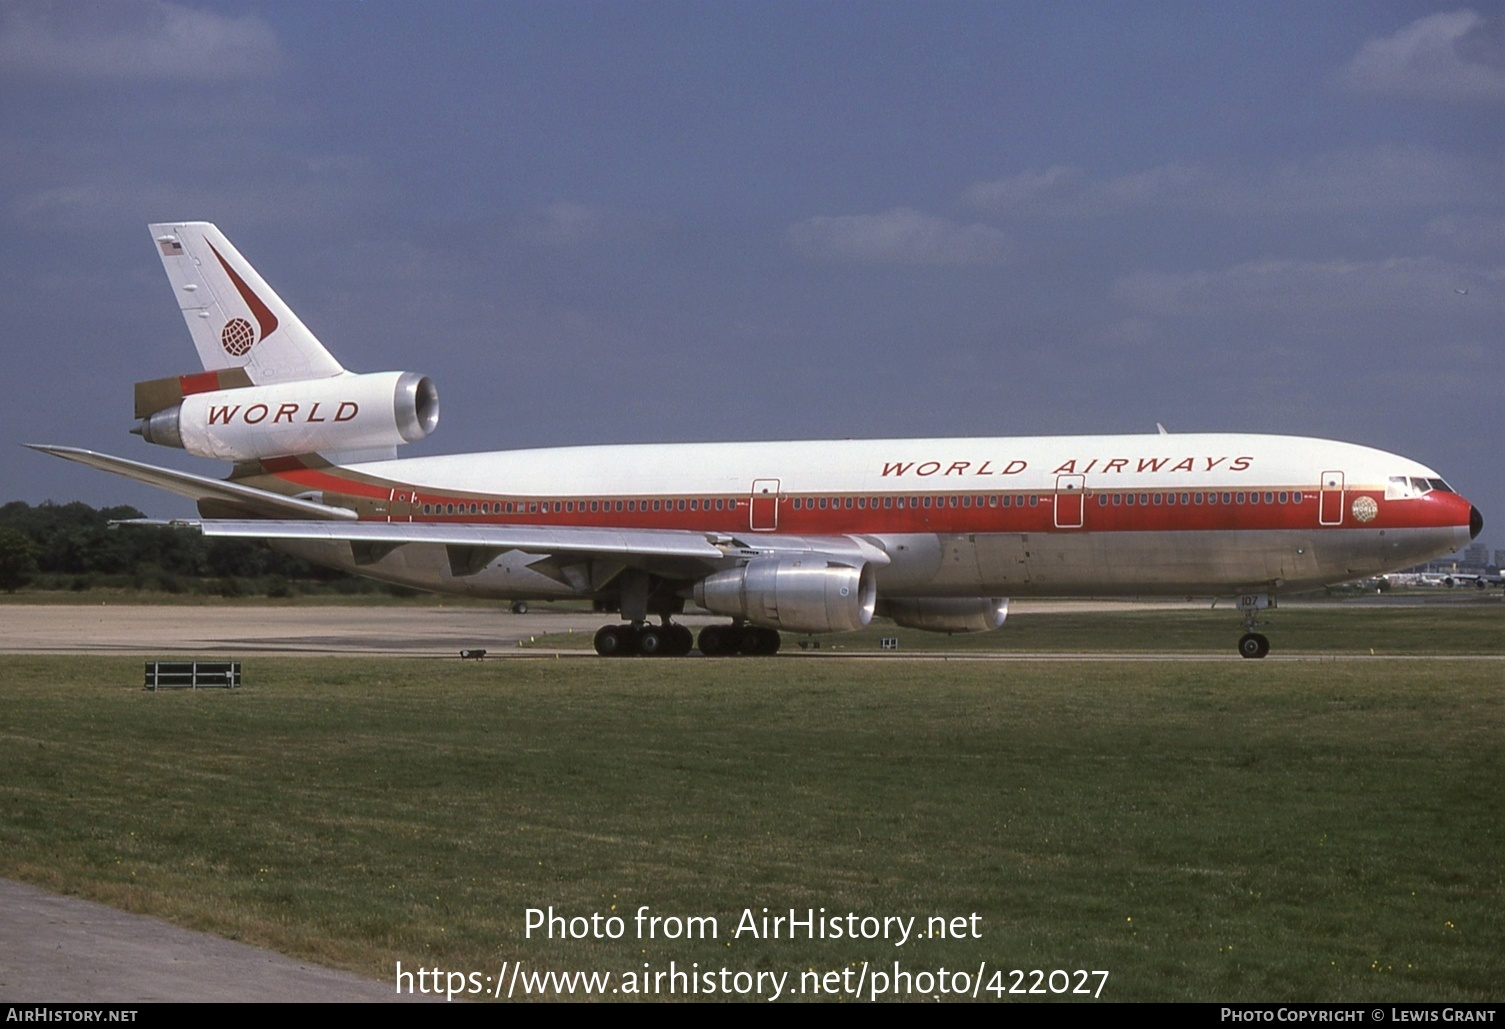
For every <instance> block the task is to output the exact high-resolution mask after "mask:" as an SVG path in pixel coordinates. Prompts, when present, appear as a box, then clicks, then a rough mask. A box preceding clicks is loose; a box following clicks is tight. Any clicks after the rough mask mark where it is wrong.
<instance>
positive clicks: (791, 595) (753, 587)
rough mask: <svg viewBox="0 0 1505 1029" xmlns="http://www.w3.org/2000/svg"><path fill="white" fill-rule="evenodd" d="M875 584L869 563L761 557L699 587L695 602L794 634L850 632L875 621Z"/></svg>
mask: <svg viewBox="0 0 1505 1029" xmlns="http://www.w3.org/2000/svg"><path fill="white" fill-rule="evenodd" d="M877 600H878V586H877V581H876V580H875V578H874V576H873V570H872V568H871V567H870V566H869V565H867V564H866V563H864V564H861V565H858V566H857V567H855V568H854V567H853V566H851V565H846V564H838V563H836V562H834V561H831V560H830V559H828V558H826V557H823V556H819V555H814V554H812V555H809V556H804V557H758V558H754V559H753V560H751V561H749V562H748V563H747V564H746V565H744V566H743V567H741V568H733V569H730V570H728V571H725V572H717V573H716V574H715V575H712V576H708V577H707V578H705V579H702V580H701V581H700V582H698V583H696V584H695V602H696V603H697V604H699V605H700V606H701V607H703V608H705V609H707V610H708V611H714V612H716V613H717V614H719V615H731V616H732V617H733V618H744V619H746V620H747V621H749V622H751V623H752V624H753V625H761V626H764V627H766V628H770V629H788V630H790V631H791V632H851V631H852V630H854V629H860V628H862V627H863V626H864V625H866V624H867V623H868V622H870V621H872V618H873V608H874V606H875V605H876V603H877Z"/></svg>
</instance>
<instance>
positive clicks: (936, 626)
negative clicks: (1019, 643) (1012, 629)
mask: <svg viewBox="0 0 1505 1029" xmlns="http://www.w3.org/2000/svg"><path fill="white" fill-rule="evenodd" d="M879 613H880V614H882V615H884V616H885V617H887V618H892V619H893V620H894V621H895V622H897V623H898V624H900V625H902V626H904V628H906V629H924V630H925V631H926V632H988V631H989V630H991V629H997V628H998V627H999V626H1001V625H1003V620H1004V619H1005V618H1007V617H1008V614H1009V602H1008V599H1007V598H1002V597H895V598H893V599H891V600H885V601H884V602H883V609H882V611H880V612H879Z"/></svg>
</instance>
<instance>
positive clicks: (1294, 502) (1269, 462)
mask: <svg viewBox="0 0 1505 1029" xmlns="http://www.w3.org/2000/svg"><path fill="white" fill-rule="evenodd" d="M150 228H151V233H152V240H153V244H154V246H155V247H156V248H157V252H158V254H159V256H160V258H161V261H162V265H163V268H164V269H165V270H166V272H167V277H168V280H169V281H170V282H171V284H172V289H173V294H174V296H175V297H176V298H177V301H178V305H179V307H180V309H181V310H182V313H183V317H184V320H185V321H186V322H187V324H188V329H189V334H190V335H191V337H192V338H193V342H194V346H195V348H196V349H197V351H198V355H199V358H200V362H201V364H202V367H203V370H202V371H198V372H192V373H188V374H183V375H177V376H172V377H168V378H161V379H154V380H150V381H147V382H141V383H137V384H136V388H135V416H136V419H137V424H136V426H135V428H133V429H132V430H131V431H132V432H134V433H136V434H138V435H140V436H141V437H142V438H143V439H144V440H145V441H146V442H148V443H152V444H156V445H161V446H170V447H177V448H182V449H184V450H186V451H188V452H189V453H191V454H195V455H198V456H201V457H209V458H216V459H219V460H222V461H231V462H234V464H233V469H232V470H231V472H230V473H229V476H228V477H227V478H225V479H216V478H210V477H207V476H201V475H196V474H192V473H188V472H181V471H175V470H171V469H166V468H160V467H156V466H153V465H149V464H144V463H142V462H138V461H133V460H128V459H126V458H121V457H113V456H110V455H107V454H101V453H96V452H93V451H89V450H81V449H77V448H73V447H63V446H52V445H41V444H31V446H33V448H34V449H37V450H40V451H43V452H46V453H49V454H53V455H55V456H58V457H62V458H66V459H68V460H71V461H77V462H80V463H82V464H85V465H89V466H92V467H94V468H98V469H101V470H104V471H108V472H113V473H116V474H120V475H124V476H127V477H129V478H132V479H136V480H139V481H141V482H145V483H149V484H151V485H153V486H157V487H160V488H162V489H166V490H169V491H172V492H175V493H178V494H181V495H183V496H186V497H189V498H191V499H193V500H195V501H196V502H197V505H198V511H199V515H200V518H199V519H198V520H196V521H194V522H192V523H191V524H193V525H196V527H197V528H198V530H199V531H200V532H202V533H203V534H204V535H205V536H210V537H236V538H250V539H259V540H265V541H268V542H269V543H271V545H273V546H275V547H277V548H278V549H281V550H284V551H287V552H290V553H293V554H297V555H300V556H302V557H304V558H306V559H308V560H310V561H312V562H315V563H318V564H322V565H328V566H332V567H335V568H339V569H343V570H345V571H348V572H353V573H356V574H359V575H364V576H369V577H372V578H375V579H378V580H382V581H385V582H389V583H396V584H400V585H403V586H409V587H418V588H422V589H426V590H434V591H440V592H445V593H453V594H463V595H469V596H477V597H489V598H496V599H499V600H508V601H514V602H526V601H528V600H557V599H565V598H569V599H588V600H590V601H592V602H593V603H594V605H595V607H596V609H597V610H602V611H608V612H616V613H618V614H619V615H620V622H619V623H615V624H607V625H604V626H602V627H601V629H600V630H599V631H598V632H597V633H596V635H595V640H594V643H595V649H596V651H597V652H598V653H600V654H602V655H608V656H622V655H629V654H638V655H664V656H671V655H683V654H687V653H689V652H690V651H691V650H692V649H694V647H695V646H697V645H698V647H699V649H700V651H701V653H702V654H705V655H726V654H738V653H740V654H773V653H775V652H777V651H778V649H779V646H780V641H781V636H780V634H781V633H783V632H794V633H812V634H813V633H836V632H845V631H851V630H856V629H860V628H862V627H863V626H865V625H867V624H869V622H870V621H871V620H872V618H873V617H874V616H875V615H881V616H885V617H887V618H890V619H892V620H893V621H895V622H896V623H898V624H899V625H901V626H906V627H911V628H916V629H924V630H930V631H935V632H946V633H960V632H981V631H987V630H991V629H996V628H998V627H1000V626H1001V625H1002V624H1003V622H1004V619H1005V618H1006V616H1007V613H1008V603H1009V599H1008V598H1011V597H1079V596H1141V597H1143V596H1154V595H1174V596H1210V597H1214V598H1216V597H1229V596H1231V597H1236V598H1238V607H1239V609H1240V610H1241V611H1242V612H1243V622H1244V634H1243V636H1242V637H1241V638H1240V639H1239V641H1238V648H1237V649H1238V653H1239V654H1240V655H1242V656H1243V657H1246V658H1262V657H1264V656H1265V655H1266V654H1267V653H1268V652H1269V649H1270V643H1269V640H1268V638H1267V637H1266V636H1265V635H1264V634H1262V633H1259V632H1256V631H1255V629H1256V628H1257V627H1258V626H1259V625H1260V624H1261V623H1259V622H1258V621H1257V619H1258V617H1259V613H1260V612H1261V611H1263V610H1264V609H1266V608H1268V607H1270V606H1273V604H1274V603H1275V601H1276V598H1278V596H1279V595H1281V594H1285V593H1292V592H1298V591H1302V590H1310V589H1314V588H1317V587H1321V586H1325V585H1330V584H1335V583H1339V582H1344V581H1348V580H1352V579H1358V578H1364V577H1368V576H1374V575H1378V574H1381V573H1383V572H1386V571H1391V570H1394V569H1399V568H1405V567H1409V566H1411V565H1415V564H1419V563H1420V562H1423V561H1427V560H1430V559H1433V558H1436V557H1439V556H1441V555H1444V554H1448V553H1451V552H1453V551H1455V550H1457V549H1458V548H1460V547H1461V546H1463V545H1464V544H1466V543H1467V542H1468V541H1469V540H1471V539H1473V538H1475V537H1477V536H1478V535H1479V532H1480V530H1481V528H1482V526H1483V519H1482V517H1481V515H1480V513H1479V511H1478V509H1477V508H1475V507H1474V506H1473V505H1472V504H1470V503H1469V502H1468V501H1467V500H1465V499H1464V498H1463V497H1462V496H1460V495H1459V494H1458V493H1457V492H1455V491H1454V490H1453V489H1452V488H1451V487H1450V486H1448V484H1447V483H1446V482H1445V481H1444V480H1443V478H1442V476H1440V475H1439V474H1438V473H1437V472H1435V471H1433V470H1432V469H1430V468H1427V467H1425V466H1424V465H1421V464H1418V463H1417V462H1415V461H1412V460H1410V459H1408V458H1404V457H1399V456H1397V455H1395V454H1389V453H1385V452H1383V451H1380V450H1375V449H1372V448H1369V447H1364V446H1359V445H1355V444H1351V443H1342V442H1337V441H1332V440H1324V439H1311V438H1303V437H1297V436H1276V435H1246V434H1233V433H1167V432H1165V430H1163V429H1161V430H1160V431H1159V432H1157V433H1154V434H1144V435H1117V436H1108V435H1099V436H1040V437H997V438H985V437H977V438H956V439H882V440H814V441H803V442H768V443H679V444H661V445H660V444H655V445H602V446H575V447H561V448H549V449H532V450H513V451H501V452H494V453H474V454H452V455H446V456H436V457H416V458H398V457H397V456H396V448H397V447H398V446H400V445H402V444H405V443H410V442H414V441H417V440H420V439H423V438H425V437H427V436H428V435H430V434H431V433H432V432H433V431H434V430H435V428H436V427H437V426H438V422H439V394H438V391H437V389H436V387H435V385H434V383H433V381H432V380H431V379H430V378H428V377H427V376H425V375H420V374H418V373H414V372H380V373H357V372H352V371H349V370H347V369H346V368H345V367H344V366H343V365H341V364H340V363H339V362H338V361H337V360H335V358H334V357H333V356H332V355H331V354H330V352H329V351H328V350H326V349H325V348H324V346H323V344H321V343H320V342H319V340H318V338H317V337H316V336H315V335H314V334H313V333H312V332H311V331H309V329H308V328H307V327H306V326H304V324H303V323H302V322H301V321H300V320H299V319H298V317H297V315H296V314H294V313H293V311H292V309H291V308H289V307H288V306H287V304H286V303H284V302H283V300H282V299H281V297H279V296H278V295H277V293H276V292H274V291H273V290H272V288H271V287H270V286H269V285H268V284H267V283H266V281H265V280H264V279H263V278H262V277H261V276H260V275H259V274H258V273H257V272H256V270H255V269H254V268H253V267H252V266H251V265H250V263H249V262H247V261H246V260H245V258H243V257H242V256H241V254H240V252H239V251H238V250H236V249H235V247H234V246H233V245H232V244H231V243H230V241H229V240H228V239H226V238H225V236H224V235H223V234H222V233H221V232H220V230H219V229H218V228H216V227H215V226H214V225H212V224H209V223H207V222H183V223H163V224H154V225H152V226H151V227H150ZM691 600H693V601H694V603H695V604H697V605H699V606H701V607H703V608H705V609H706V610H709V611H710V612H712V613H714V614H716V615H719V616H722V617H725V618H727V619H729V621H727V622H726V623H718V624H713V625H709V626H706V627H705V628H703V629H702V630H701V631H700V634H699V638H698V640H697V639H695V638H694V637H693V636H692V634H691V632H690V630H689V629H688V628H687V627H685V626H684V625H682V624H679V623H677V622H675V621H674V617H675V616H676V615H679V614H681V613H682V612H683V611H684V609H685V607H686V605H687V603H689V602H690V601H691ZM654 617H656V618H658V619H659V624H657V625H654V624H653V623H652V621H651V619H652V618H654Z"/></svg>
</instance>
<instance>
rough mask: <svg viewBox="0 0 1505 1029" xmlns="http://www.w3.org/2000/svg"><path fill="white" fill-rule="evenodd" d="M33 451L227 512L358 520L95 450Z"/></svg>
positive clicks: (325, 507) (275, 495)
mask: <svg viewBox="0 0 1505 1029" xmlns="http://www.w3.org/2000/svg"><path fill="white" fill-rule="evenodd" d="M26 445H27V446H28V447H30V448H31V449H32V450H39V451H41V452H42V453H44V454H51V455H52V456H53V457H61V458H63V459H64V460H66V461H77V462H78V463H79V464H85V465H88V466H89V467H90V468H98V469H99V470H100V471H104V472H113V473H114V474H116V475H123V476H125V477H126V478H127V479H135V480H136V481H137V482H144V483H146V484H147V485H148V486H156V487H157V488H158V489H165V490H168V491H169V492H172V493H177V494H179V495H180V496H184V497H188V498H189V499H190V500H197V501H202V502H206V503H209V504H213V505H218V506H220V507H223V508H224V509H226V510H227V511H234V512H237V513H240V514H251V515H266V516H268V517H273V518H277V517H282V518H306V519H313V520H316V521H315V524H317V521H322V520H330V521H353V520H354V519H355V517H356V514H355V512H354V511H351V510H349V509H348V508H343V507H330V506H329V505H328V504H319V503H315V502H314V501H312V500H303V499H301V498H299V497H286V496H283V495H282V494H280V493H271V492H268V491H267V490H262V489H256V488H255V487H253V486H242V485H240V484H239V483H234V482H227V481H225V480H223V479H210V478H207V477H205V476H203V475H193V474H191V473H189V472H177V471H173V470H172V469H170V468H158V467H157V466H156V465H150V464H142V463H141V462H140V461H128V460H126V459H125V458H123V457H112V456H110V455H109V454H99V453H95V452H94V451H92V450H80V449H78V448H77V447H57V446H50V445H46V444H42V443H28V444H26Z"/></svg>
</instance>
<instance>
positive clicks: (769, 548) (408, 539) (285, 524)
mask: <svg viewBox="0 0 1505 1029" xmlns="http://www.w3.org/2000/svg"><path fill="white" fill-rule="evenodd" d="M28 446H30V447H31V448H32V449H33V450H39V451H41V452H42V453H46V454H52V455H53V456H55V457H61V458H64V459H66V460H69V461H77V462H79V463H80V464H85V465H88V466H90V467H91V468H98V469H100V470H102V471H107V472H113V473H115V474H117V475H123V476H126V477H127V478H131V479H135V480H137V481H139V482H144V483H147V484H148V485H152V486H156V487H159V488H161V489H166V490H170V491H172V492H174V493H178V494H181V495H182V496H185V497H189V498H191V499H193V500H196V501H200V502H204V503H207V504H208V505H211V506H213V507H214V508H218V509H223V510H225V511H226V512H227V513H241V514H252V515H264V516H266V517H256V518H202V519H190V520H187V521H182V522H178V523H177V524H182V525H191V526H194V527H196V528H197V529H198V530H199V531H200V532H202V533H203V534H204V535H205V536H214V537H234V538H240V539H259V540H288V541H307V542H314V543H334V542H348V543H350V544H352V545H353V546H355V547H360V548H361V549H362V551H363V552H364V553H366V554H370V555H372V556H376V555H379V554H384V553H390V552H391V551H393V550H396V549H397V548H399V547H402V546H405V545H407V544H420V545H428V546H436V547H444V548H446V549H447V550H448V551H449V555H450V563H451V565H452V566H453V567H455V568H456V569H459V568H461V567H469V568H475V567H477V566H478V565H484V564H485V563H486V562H488V561H489V560H490V559H491V558H493V557H496V556H497V555H499V554H503V553H507V552H509V551H521V552H522V553H524V554H530V555H537V556H538V559H539V560H538V562H537V563H538V564H547V562H548V561H549V559H551V558H559V559H564V560H573V561H588V560H601V561H607V562H612V563H614V564H616V565H617V566H618V567H628V568H640V569H642V570H644V571H647V572H650V573H652V574H655V575H659V576H662V577H664V578H668V579H675V580H682V581H689V582H693V581H694V580H697V579H700V578H703V577H704V576H706V575H709V574H711V573H712V572H715V571H718V570H720V569H723V568H727V567H730V566H735V565H737V564H739V563H744V562H746V561H748V560H751V559H752V558H754V557H760V556H764V555H769V554H819V555H821V556H824V557H827V558H830V559H831V560H833V561H839V562H845V563H851V564H862V563H867V564H873V565H878V566H881V565H886V564H888V563H889V556H888V553H887V551H886V550H884V549H883V547H882V546H881V545H879V544H878V543H877V542H876V541H873V540H869V539H866V538H864V537H860V536H792V535H773V534H762V533H748V534H746V535H744V536H738V535H728V534H726V533H718V532H697V531H694V530H690V529H643V528H591V527H584V526H580V527H576V526H554V525H493V524H486V523H476V522H472V523H433V522H404V521H395V522H379V521H357V520H356V514H355V512H354V511H351V510H349V509H347V508H342V507H331V506H329V505H327V504H319V503H316V502H314V501H312V500H303V499H301V498H298V497H288V496H283V495H282V494H279V493H272V492H269V491H267V490H262V489H257V488H255V487H253V486H246V485H242V484H239V483H235V482H229V481H225V480H221V479H210V478H207V477H205V476H201V475H192V474H190V473H188V472H178V471H173V470H171V469H167V468H158V467H156V466H154V465H149V464H142V463H141V462H139V461H130V460H127V459H125V458H122V457H112V456H110V455H108V454H99V453H95V452H94V451H91V450H80V449H77V448H75V447H59V446H46V445H41V444H28ZM539 570H541V571H544V570H545V569H544V568H540V569H539ZM546 574H547V572H546Z"/></svg>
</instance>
